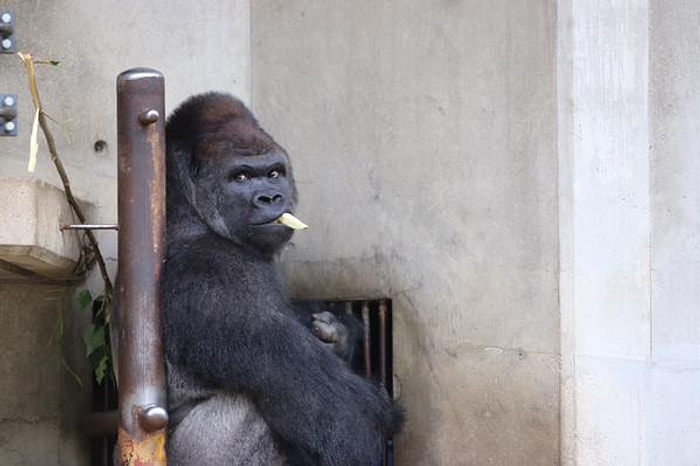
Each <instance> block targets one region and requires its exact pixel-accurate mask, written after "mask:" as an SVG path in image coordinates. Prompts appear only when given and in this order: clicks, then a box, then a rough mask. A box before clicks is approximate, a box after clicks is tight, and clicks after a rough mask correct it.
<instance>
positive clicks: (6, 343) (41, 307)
mask: <svg viewBox="0 0 700 466" xmlns="http://www.w3.org/2000/svg"><path fill="white" fill-rule="evenodd" d="M4 8H10V9H12V10H14V12H15V14H16V32H17V41H18V48H19V50H20V51H22V52H28V53H31V54H33V55H34V56H35V57H37V58H52V59H57V60H60V62H61V65H60V66H58V67H47V66H41V67H38V69H37V75H38V76H37V78H38V83H39V88H40V93H41V97H42V100H43V104H44V107H45V109H46V111H47V112H48V113H49V114H50V116H51V117H52V119H53V120H55V123H53V124H52V130H53V133H54V136H55V138H56V142H57V145H58V151H59V154H60V156H61V157H62V159H63V161H64V164H65V165H66V169H67V171H68V173H69V175H70V177H71V181H72V188H73V190H74V192H75V194H76V196H78V197H79V198H81V199H84V200H87V201H90V202H92V203H93V204H94V205H95V209H94V213H95V215H94V216H93V217H92V218H90V221H92V222H95V223H114V222H115V221H116V196H117V191H116V179H115V176H116V155H117V146H116V142H117V141H116V117H115V107H116V91H115V80H116V76H117V74H118V73H120V72H121V71H124V70H126V69H128V68H132V67H136V66H147V67H151V68H156V69H158V70H160V71H161V72H163V73H164V75H165V77H166V108H168V109H172V108H173V107H174V106H175V105H176V104H177V103H179V101H181V100H182V99H184V98H185V97H187V96H188V95H190V94H192V93H195V92H202V91H206V90H211V89H224V90H228V91H230V92H234V93H236V94H238V95H239V96H241V97H242V98H243V99H246V100H247V99H248V98H249V97H250V65H249V56H250V42H249V38H250V31H249V19H250V11H249V5H248V1H246V0H235V1H231V0H226V1H218V2H207V6H206V8H203V7H202V6H200V5H196V4H193V3H192V2H185V1H182V0H175V1H173V0H156V1H149V2H141V1H135V0H126V1H120V2H93V1H84V0H55V1H50V2H46V1H40V0H0V9H4ZM27 89H28V88H27V82H26V78H25V74H24V71H23V67H22V65H21V63H20V61H19V60H18V59H17V57H15V56H12V55H0V92H5V93H16V94H19V98H20V101H19V114H20V119H19V131H20V134H19V136H18V137H17V138H0V177H1V179H0V192H1V193H2V194H3V196H2V197H3V201H2V202H4V203H6V202H13V195H12V192H11V190H10V188H9V186H10V185H14V184H12V183H3V180H7V179H28V178H31V179H37V180H42V181H45V182H48V183H51V184H54V185H58V184H59V180H58V177H57V175H56V173H55V170H54V168H53V166H52V165H51V163H50V161H49V159H48V154H47V151H46V148H45V145H44V143H43V138H42V137H40V141H41V144H40V152H39V163H38V166H37V169H36V172H35V173H34V174H29V173H27V171H26V164H27V157H28V152H29V134H30V127H31V119H32V117H33V108H32V104H31V98H30V95H29V92H28V90H27ZM99 140H102V141H105V142H106V143H107V145H106V148H105V149H104V150H102V151H95V149H94V145H95V142H96V141H99ZM25 217H26V218H24V219H23V218H15V217H13V218H12V219H11V222H10V223H9V224H8V222H9V221H10V219H0V220H2V221H3V223H4V224H3V228H13V226H12V224H14V223H16V222H34V221H36V219H35V218H33V217H31V215H30V214H29V212H27V215H26V216H25ZM18 228H20V227H18ZM55 235H56V237H57V238H58V239H57V241H58V242H59V244H60V241H61V238H60V233H59V232H58V231H55ZM98 237H99V240H100V243H101V245H102V249H103V252H104V253H105V255H106V257H107V261H108V266H109V267H110V269H111V270H114V268H115V267H116V235H115V234H114V233H113V232H106V233H99V234H98ZM54 239H55V238H54ZM47 242H48V243H49V244H51V242H52V239H51V238H48V239H47ZM39 246H44V244H42V245H39ZM83 286H86V285H83V284H81V285H80V287H81V288H82V287H83ZM87 286H89V287H91V288H93V289H94V290H95V291H98V292H99V291H100V289H101V286H100V284H99V279H97V277H96V276H94V274H93V276H91V277H90V279H89V281H88V283H87ZM72 293H73V290H66V289H61V288H54V287H46V286H39V287H37V286H32V287H29V286H21V287H18V286H17V285H8V284H3V283H2V282H0V350H2V355H3V356H2V358H1V362H0V464H3V465H8V466H11V465H48V464H51V465H54V464H66V465H71V466H74V465H80V464H87V462H88V459H87V458H88V457H87V453H88V450H87V448H86V444H85V441H84V440H85V439H84V438H83V437H82V436H81V435H80V434H79V433H78V432H77V429H76V423H77V420H78V419H79V418H80V415H81V414H82V413H85V412H86V411H87V410H88V409H89V393H90V392H89V389H81V388H79V387H78V385H77V384H76V382H75V380H73V379H72V377H71V376H70V375H68V373H67V371H66V370H65V368H64V367H63V366H62V362H61V351H60V349H59V348H60V346H59V345H58V343H57V339H58V335H57V334H56V328H57V327H56V323H57V322H58V316H59V313H62V314H63V315H64V316H65V318H66V319H67V321H66V326H67V327H66V328H73V327H75V331H71V332H67V333H66V335H65V337H64V343H65V348H64V354H65V357H66V358H67V359H68V360H70V361H73V364H72V367H74V369H76V370H77V371H78V372H79V373H80V374H81V375H82V376H83V377H85V378H87V375H88V372H87V367H86V366H85V365H84V364H82V365H81V364H80V362H81V361H82V362H84V357H83V353H84V350H83V343H82V341H81V340H80V334H81V329H80V325H81V324H84V323H85V322H84V319H81V318H80V316H78V315H76V314H75V311H74V310H71V302H72V301H73V298H72ZM52 338H53V343H51V340H52Z"/></svg>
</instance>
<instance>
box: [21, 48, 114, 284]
mask: <svg viewBox="0 0 700 466" xmlns="http://www.w3.org/2000/svg"><path fill="white" fill-rule="evenodd" d="M17 55H18V56H19V58H20V60H22V63H23V64H24V67H25V69H26V71H27V77H28V79H29V91H30V92H31V94H32V101H33V102H34V107H35V108H36V110H37V111H38V112H39V127H40V128H41V131H42V133H44V139H45V140H46V145H47V146H48V149H49V154H50V156H51V162H53V165H54V167H56V171H57V172H58V176H59V178H61V183H62V184H63V191H64V192H65V193H66V199H67V200H68V204H70V206H71V208H72V209H73V212H74V213H75V216H76V217H78V220H79V221H80V223H83V224H84V223H86V221H87V217H86V216H85V214H84V213H83V209H82V207H81V206H80V204H79V203H78V201H77V200H76V199H75V197H74V196H73V191H72V190H71V184H70V179H69V178H68V174H67V173H66V170H65V168H64V167H63V162H62V161H61V158H60V157H59V156H58V151H57V150H56V141H55V139H54V137H53V134H52V133H51V130H50V129H49V126H48V121H47V116H46V113H45V112H44V109H43V108H42V106H41V99H40V98H39V90H38V88H37V85H36V77H35V75H34V59H33V58H32V56H31V55H30V54H28V53H18V54H17ZM85 235H86V236H87V238H88V241H89V243H90V246H91V247H92V250H93V252H94V253H95V260H96V261H97V265H98V267H99V269H100V274H101V275H102V280H103V281H104V284H105V296H108V297H110V298H111V297H112V290H113V287H112V281H111V280H110V278H109V274H108V273H107V266H106V265H105V261H104V258H103V256H102V251H100V246H99V244H98V243H97V238H95V235H94V233H93V232H92V231H90V230H86V231H85Z"/></svg>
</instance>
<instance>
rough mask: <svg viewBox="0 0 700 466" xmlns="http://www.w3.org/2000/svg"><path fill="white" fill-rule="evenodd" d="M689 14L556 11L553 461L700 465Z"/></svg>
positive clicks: (611, 4)
mask: <svg viewBox="0 0 700 466" xmlns="http://www.w3.org/2000/svg"><path fill="white" fill-rule="evenodd" d="M656 3H658V4H659V6H658V8H655V6H656ZM661 3H663V6H661ZM699 14H700V6H698V5H697V4H696V2H674V3H673V5H669V4H668V3H666V2H651V1H641V0H635V1H631V0H630V1H617V0H615V1H613V0H608V1H594V2H592V1H588V0H563V1H559V2H558V32H559V34H558V54H557V55H558V69H557V76H558V89H559V91H558V92H559V95H558V102H559V104H558V107H559V112H558V114H559V121H558V128H559V169H560V177H559V191H560V204H559V225H560V263H561V280H560V296H561V338H562V399H561V400H562V405H561V416H562V464H576V465H627V464H642V465H646V464H648V465H662V464H663V465H665V464H674V465H676V464H682V465H686V464H697V458H698V457H700V455H699V453H700V447H698V446H697V442H694V441H692V440H691V439H692V438H695V439H697V437H698V435H699V434H700V421H698V419H699V418H700V416H698V413H699V411H700V402H698V397H697V396H696V395H693V393H695V390H696V388H695V389H693V388H692V387H697V386H698V385H699V383H700V371H699V370H698V369H699V367H700V364H699V362H700V351H699V348H700V345H699V344H700V330H698V328H699V327H698V325H697V319H696V317H693V316H695V315H696V314H697V312H696V308H697V302H698V297H699V295H698V291H697V290H698V289H700V287H699V286H698V285H699V283H698V278H697V277H698V276H700V251H699V250H698V248H697V246H695V244H696V240H697V235H698V231H699V228H698V226H699V225H700V214H699V213H698V212H699V211H700V209H698V208H697V207H698V205H699V202H698V200H699V199H700V189H698V188H697V186H698V183H697V175H698V172H699V171H700V165H699V164H698V162H697V148H698V142H697V134H698V129H699V128H698V126H699V125H698V120H699V119H698V111H697V109H698V108H700V105H698V104H700V86H698V85H697V84H695V83H696V82H697V79H696V76H697V72H698V71H699V70H698V66H697V65H695V66H693V64H696V63H698V58H699V57H700V53H698V51H697V47H696V45H695V44H697V40H699V39H700V37H699V34H698V32H697V27H696V26H695V24H696V21H697V18H698V15H699ZM692 18H694V20H693V19H692ZM688 64H690V66H688ZM694 149H695V150H694Z"/></svg>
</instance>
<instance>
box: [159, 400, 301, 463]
mask: <svg viewBox="0 0 700 466" xmlns="http://www.w3.org/2000/svg"><path fill="white" fill-rule="evenodd" d="M286 464H287V463H286V462H285V460H284V458H283V457H282V456H281V455H280V453H279V451H278V448H277V446H276V445H275V443H274V441H273V439H272V435H271V433H270V429H269V428H268V427H267V424H265V421H263V419H262V418H261V417H260V415H259V414H258V413H257V410H256V408H255V406H254V405H253V403H252V402H251V401H250V400H248V398H247V397H245V396H242V395H240V394H237V395H235V396H224V395H217V396H214V397H213V398H210V399H209V400H207V401H203V402H201V403H199V404H197V405H196V406H195V407H194V408H193V409H192V410H191V411H190V412H189V413H188V414H187V416H186V417H185V418H184V419H183V420H182V421H181V422H180V424H179V425H178V426H177V428H176V430H175V432H174V433H172V434H171V436H170V437H169V439H168V466H194V465H197V466H223V465H226V466H262V465H265V466H284V465H286Z"/></svg>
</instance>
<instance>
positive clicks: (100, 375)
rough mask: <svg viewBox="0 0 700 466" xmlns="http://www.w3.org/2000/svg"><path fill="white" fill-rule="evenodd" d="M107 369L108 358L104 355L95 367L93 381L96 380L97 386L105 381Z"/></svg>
mask: <svg viewBox="0 0 700 466" xmlns="http://www.w3.org/2000/svg"><path fill="white" fill-rule="evenodd" d="M108 369H109V356H107V354H104V355H103V356H102V357H101V358H100V361H99V362H98V363H97V366H96V367H95V380H97V383H98V384H102V381H103V380H104V379H105V376H106V375H107V370H108Z"/></svg>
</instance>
